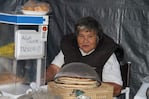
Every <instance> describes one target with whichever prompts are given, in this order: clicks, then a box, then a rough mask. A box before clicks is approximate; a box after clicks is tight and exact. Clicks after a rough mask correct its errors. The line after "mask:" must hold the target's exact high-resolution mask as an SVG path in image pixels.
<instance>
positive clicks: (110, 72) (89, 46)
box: [46, 17, 122, 96]
mask: <svg viewBox="0 0 149 99" xmlns="http://www.w3.org/2000/svg"><path fill="white" fill-rule="evenodd" d="M75 32H76V33H74V34H69V35H66V36H64V38H63V39H62V41H61V51H60V52H59V53H58V55H57V56H56V57H55V59H54V60H53V61H52V63H51V65H50V66H49V67H48V68H47V73H46V77H47V81H49V80H52V79H53V77H54V76H55V74H56V73H57V72H58V71H59V69H60V68H61V67H62V66H63V65H64V64H68V63H71V62H83V63H86V64H89V65H90V66H92V67H93V68H95V70H96V72H97V73H98V74H99V76H100V77H101V80H102V82H104V83H108V84H110V85H112V86H113V87H114V93H113V95H114V96H117V95H119V94H120V92H121V88H122V78H121V72H120V66H119V62H118V60H117V57H116V54H115V51H117V49H119V45H118V44H116V43H115V42H114V41H113V40H112V39H111V38H110V37H108V36H107V35H105V34H103V31H102V27H101V25H100V24H99V23H98V21H96V20H95V19H94V18H92V17H83V18H81V19H80V20H78V22H77V24H76V26H75Z"/></svg>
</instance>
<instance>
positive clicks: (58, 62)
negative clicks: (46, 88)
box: [46, 51, 64, 82]
mask: <svg viewBox="0 0 149 99" xmlns="http://www.w3.org/2000/svg"><path fill="white" fill-rule="evenodd" d="M63 64H64V55H63V53H62V51H60V52H59V53H58V55H57V56H56V57H55V58H54V60H53V61H52V63H51V65H50V66H48V68H47V71H46V82H48V81H51V80H53V79H54V76H55V75H56V73H57V72H58V71H59V70H60V68H61V66H62V65H63Z"/></svg>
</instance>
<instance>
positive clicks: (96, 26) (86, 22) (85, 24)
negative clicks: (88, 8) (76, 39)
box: [75, 16, 103, 39]
mask: <svg viewBox="0 0 149 99" xmlns="http://www.w3.org/2000/svg"><path fill="white" fill-rule="evenodd" d="M83 29H87V30H89V31H90V30H94V31H95V32H96V33H97V35H98V36H99V38H100V39H101V37H102V33H103V30H102V26H101V24H100V23H99V22H98V21H97V20H96V19H94V18H93V17H90V16H87V17H82V18H81V19H79V20H78V22H77V23H76V25H75V32H76V34H77V35H78V33H79V31H80V30H83Z"/></svg>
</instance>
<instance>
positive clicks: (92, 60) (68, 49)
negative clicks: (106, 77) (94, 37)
mask: <svg viewBox="0 0 149 99" xmlns="http://www.w3.org/2000/svg"><path fill="white" fill-rule="evenodd" d="M119 48H120V46H119V45H118V44H116V43H115V42H114V41H113V40H112V39H111V38H110V37H108V36H107V35H105V34H103V36H102V39H101V40H99V43H98V45H97V47H96V49H95V51H94V52H92V53H91V54H89V55H86V56H82V55H81V52H80V50H79V47H78V44H77V39H76V35H74V34H69V35H66V36H65V37H64V38H63V39H62V41H61V49H62V52H63V54H64V62H65V64H67V63H71V62H83V63H86V64H88V65H90V66H92V67H94V68H95V70H96V72H97V73H98V74H99V76H100V77H102V69H103V66H104V64H105V63H106V62H107V60H108V59H109V57H110V56H111V55H112V54H113V53H114V52H115V51H117V50H118V49H119Z"/></svg>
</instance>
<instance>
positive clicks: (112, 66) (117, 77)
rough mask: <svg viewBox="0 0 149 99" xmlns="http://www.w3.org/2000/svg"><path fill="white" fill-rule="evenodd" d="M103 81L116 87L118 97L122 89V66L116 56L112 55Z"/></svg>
mask: <svg viewBox="0 0 149 99" xmlns="http://www.w3.org/2000/svg"><path fill="white" fill-rule="evenodd" d="M102 80H103V82H105V83H109V84H110V85H112V86H113V87H114V93H113V95H114V96H118V95H119V94H120V93H121V89H122V84H123V82H122V77H121V71H120V65H119V62H118V61H117V58H116V56H115V54H112V55H111V57H110V58H109V59H108V61H107V63H106V64H105V66H104V68H103V74H102Z"/></svg>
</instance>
